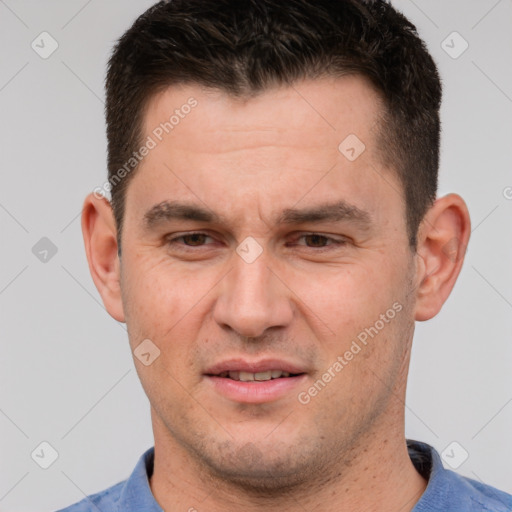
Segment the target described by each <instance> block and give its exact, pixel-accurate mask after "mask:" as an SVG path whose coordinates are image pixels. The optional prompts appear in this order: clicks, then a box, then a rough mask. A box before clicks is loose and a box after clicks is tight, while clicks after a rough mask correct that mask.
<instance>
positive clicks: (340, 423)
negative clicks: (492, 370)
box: [65, 0, 512, 512]
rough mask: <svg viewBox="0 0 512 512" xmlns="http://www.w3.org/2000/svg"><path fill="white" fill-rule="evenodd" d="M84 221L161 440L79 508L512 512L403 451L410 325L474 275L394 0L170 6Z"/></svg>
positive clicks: (465, 219)
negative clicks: (467, 270) (105, 192)
mask: <svg viewBox="0 0 512 512" xmlns="http://www.w3.org/2000/svg"><path fill="white" fill-rule="evenodd" d="M106 87H107V106H106V115H107V135H108V144H109V155H108V158H109V162H108V167H109V185H110V187H109V188H111V194H112V199H111V202H109V201H107V200H106V199H105V198H103V197H102V196H101V194H99V193H98V191H96V193H94V194H91V195H90V196H88V197H87V199H86V201H85V204H84V209H83V217H82V228H83V233H84V240H85V245H86V251H87V257H88V261H89V265H90V270H91V274H92V277H93V279H94V282H95V284H96V286H97V288H98V290H99V292H100V294H101V296H102V299H103V302H104V304H105V307H106V308H107V310H108V311H109V313H110V314H111V315H112V316H113V317H114V318H115V319H116V320H118V321H121V322H126V324H127V328H128V333H129V340H130V346H131V349H132V351H133V354H134V362H135V365H136V368H137V372H138V375H139V377H140V379H141V382H142V385H143V388H144V390H145V392H146V394H147V396H148V398H149V400H150V403H151V417H152V424H153V431H154V438H155V446H154V449H153V448H151V449H149V450H148V451H147V452H146V453H145V454H144V455H143V456H142V457H141V459H140V461H139V463H138V464H137V466H136V468H135V470H134V472H133V473H132V475H131V476H130V478H129V479H128V480H126V481H124V482H120V483H119V484H117V485H115V486H114V487H112V488H110V489H107V490H106V491H103V492H100V493H98V494H95V495H93V496H89V497H88V498H86V499H84V500H83V501H82V502H80V503H78V504H76V505H74V506H71V507H69V508H67V509H65V510H66V511H69V512H78V511H86V510H87V511H89V510H101V511H105V512H107V511H108V512H110V511H114V510H117V511H142V510H143V511H144V512H152V511H159V510H165V511H169V512H174V511H187V510H188V511H199V512H201V511H203V510H204V511H208V512H218V511H234V510H237V511H238V510H243V511H249V512H250V511H256V510H258V511H259V510H261V509H266V510H281V511H291V510H294V511H295V510H306V511H313V510H314V511H323V512H331V511H341V510H350V511H381V512H382V511H389V512H391V511H402V512H406V511H411V510H414V511H415V512H419V511H427V510H428V511H433V510H436V511H437V510H439V511H459V510H461V511H462V510H464V511H476V510H479V511H480V510H492V511H510V510H511V508H512V497H511V496H509V495H507V494H505V493H503V492H501V491H499V490H497V489H494V488H492V487H489V486H486V485H484V484H481V483H478V482H476V481H473V480H469V479H467V478H463V477H461V476H458V475H457V474H455V473H453V472H451V471H447V470H444V469H443V467H442V464H441V461H440V458H439V455H438V454H437V452H436V451H435V450H434V449H433V448H432V447H430V446H428V445H426V444H424V443H420V442H416V441H406V439H405V434H404V400H405V389H406V380H407V373H408V365H409V358H410V351H411V343H412V338H413V332H414V323H415V321H425V320H428V319H430V318H432V317H434V316H435V315H436V314H437V313H438V312H439V311H440V309H441V307H442V305H443V303H444V302H445V301H446V299H447V298H448V296H449V294H450V292H451V290H452V288H453V286H454V284H455V281H456V279H457V277H458V275H459V272H460V270H461V267H462V264H463V259H464V250H465V247H466V246H467V243H468V239H469V233H470V219H469V214H468V210H467V207H466V205H465V203H464V201H463V199H462V198H461V197H460V196H458V195H456V194H448V195H446V196H444V197H440V198H437V197H436V191H437V171H438V158H439V131H440V125H439V106H440V101H441V86H440V81H439V77H438V74H437V70H436V66H435V64H434V62H433V60H432V59H431V57H430V55H429V54H428V52H427V51H426V49H425V47H424V45H423V43H422V42H421V40H420V39H419V38H418V36H417V34H416V31H415V29H414V27H413V26H412V25H411V24H410V23H409V22H408V21H407V20H406V19H405V18H404V17H403V16H402V15H401V14H399V13H398V12H396V11H395V10H394V9H393V8H392V7H391V6H390V5H388V4H387V3H384V2H362V1H357V0H338V1H333V0H314V1H313V0H289V1H287V2H280V1H278V0H183V1H180V0H173V1H170V2H160V3H158V4H157V5H155V6H154V7H152V8H151V9H149V10H148V11H147V12H146V13H145V14H143V15H142V16H141V17H140V18H139V19H138V20H137V21H136V22H135V23H134V25H133V26H132V27H131V28H130V29H129V30H128V31H127V32H126V33H125V34H124V35H123V37H122V38H121V39H120V41H119V43H118V45H117V46H116V48H115V50H114V53H113V56H112V58H111V60H110V62H109V69H108V76H107V83H106Z"/></svg>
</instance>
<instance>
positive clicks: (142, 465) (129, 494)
mask: <svg viewBox="0 0 512 512" xmlns="http://www.w3.org/2000/svg"><path fill="white" fill-rule="evenodd" d="M154 459H155V448H154V446H153V447H151V448H150V449H149V450H147V451H146V452H144V454H143V455H142V456H141V457H140V459H139V461H138V462H137V465H136V466H135V469H134V470H133V472H132V474H131V475H130V477H129V478H128V480H126V483H125V485H124V486H123V490H122V491H121V495H120V496H119V502H118V505H117V506H118V510H119V511H127V510H144V512H164V511H163V509H162V508H161V507H160V506H159V505H158V503H157V502H156V500H155V498H154V497H153V494H152V493H151V487H150V485H149V479H150V478H151V475H152V474H153V462H154Z"/></svg>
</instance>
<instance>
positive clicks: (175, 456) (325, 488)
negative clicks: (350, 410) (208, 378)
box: [150, 411, 426, 512]
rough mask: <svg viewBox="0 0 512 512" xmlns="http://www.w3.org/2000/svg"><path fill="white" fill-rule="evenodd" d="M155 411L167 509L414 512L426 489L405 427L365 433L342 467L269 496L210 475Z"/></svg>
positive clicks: (154, 483)
mask: <svg viewBox="0 0 512 512" xmlns="http://www.w3.org/2000/svg"><path fill="white" fill-rule="evenodd" d="M152 413H153V426H154V433H155V461H154V470H153V476H152V478H151V481H150V486H151V491H152V493H153V495H154V497H155V499H156V500H157V502H158V503H159V504H160V506H161V507H162V508H163V509H164V510H165V511H166V512H174V511H183V510H189V511H191V512H194V511H196V512H202V511H203V510H208V512H235V511H237V512H238V511H239V510H244V511H247V512H256V511H258V512H259V510H261V508H262V507H265V508H270V509H272V510H274V509H275V510H281V511H283V512H288V511H290V512H291V511H292V510H293V511H295V510H297V504H298V503H300V504H301V505H302V507H303V508H304V509H306V510H322V512H335V511H340V510H345V511H360V510H364V511H365V512H377V511H378V512H396V511H397V510H400V512H410V511H411V510H412V509H413V508H414V505H415V504H416V502H417V501H418V500H419V498H420V497H421V495H422V494H423V492H424V491H425V488H426V481H425V480H424V479H423V477H422V476H421V475H420V474H419V473H418V472H417V471H416V469H415V468H414V466H413V464H412V462H411V460H410V458H409V455H408V452H407V446H406V442H405V436H404V433H403V429H392V428H391V429H390V428H389V427H387V428H385V429H381V432H382V431H384V432H385V433H386V437H384V438H383V437H382V436H380V437H379V436H378V435H377V433H375V432H368V433H366V434H365V435H362V436H360V439H359V440H358V441H357V442H356V443H354V445H353V446H352V447H351V448H350V450H349V451H348V452H345V453H343V455H342V456H340V458H339V460H338V462H337V464H336V466H335V467H334V466H333V467H331V468H326V469H325V471H322V472H321V473H322V474H316V475H310V478H309V479H308V481H307V483H306V484H305V485H303V486H299V487H296V488H294V489H292V490H289V491H287V492H283V494H282V495H281V496H276V495H273V496H272V497H270V498H269V497H268V495H267V494H265V493H264V492H261V493H254V492H252V491H248V490H247V489H244V488H241V487H240V486H239V485H236V484H233V483H231V482H228V481H225V480H223V481H219V479H217V478H215V477H214V476H212V475H209V474H207V473H206V471H205V469H204V465H201V463H200V461H198V460H196V459H195V457H193V456H191V455H190V454H189V453H188V452H187V451H186V449H185V448H184V447H183V446H181V445H180V444H178V443H177V442H176V441H175V440H174V439H173V438H172V437H171V436H170V435H169V433H168V431H167V430H166V429H165V427H164V426H163V425H162V424H161V423H160V422H159V421H158V419H157V418H156V414H154V411H152Z"/></svg>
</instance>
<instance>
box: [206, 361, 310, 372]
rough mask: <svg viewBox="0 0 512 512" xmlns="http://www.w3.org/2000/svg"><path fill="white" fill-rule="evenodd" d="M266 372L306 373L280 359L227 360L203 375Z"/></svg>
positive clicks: (302, 369)
mask: <svg viewBox="0 0 512 512" xmlns="http://www.w3.org/2000/svg"><path fill="white" fill-rule="evenodd" d="M268 370H281V371H283V372H288V373H306V370H305V369H304V368H301V367H300V366H299V365H296V364H294V363H291V362H288V361H284V360H282V359H262V360H260V361H249V360H247V359H242V358H239V359H228V360H226V361H221V362H219V363H217V364H214V365H213V366H211V367H210V368H208V369H207V370H206V371H205V372H204V374H205V375H208V376H215V375H219V374H220V373H222V372H231V371H233V372H236V371H240V372H250V373H258V372H266V371H268Z"/></svg>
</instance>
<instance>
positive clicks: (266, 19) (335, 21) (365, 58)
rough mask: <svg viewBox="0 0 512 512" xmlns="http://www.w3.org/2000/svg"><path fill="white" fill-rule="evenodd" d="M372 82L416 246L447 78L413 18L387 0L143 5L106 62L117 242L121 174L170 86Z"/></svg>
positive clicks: (433, 184)
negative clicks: (153, 102)
mask: <svg viewBox="0 0 512 512" xmlns="http://www.w3.org/2000/svg"><path fill="white" fill-rule="evenodd" d="M347 74H357V75H360V76H363V77H366V78H367V79H369V80H370V82H371V83H372V84H373V86H374V87H375V88H376V90H377V91H378V92H379V94H380V96H381V98H382V100H383V102H384V105H385V111H384V113H383V116H382V118H381V122H380V126H379V135H380V137H379V148H380V149H381V151H380V153H381V155H382V158H383V163H384V164H385V165H388V166H390V167H392V168H393V169H394V170H395V172H396V173H397V176H398V178H399V181H400V183H401V184H402V186H403V190H404V194H405V207H406V222H407V232H408V238H409V244H410V246H411V248H415V247H416V242H417V241H416V236H417V231H418V227H419V224H420V222H421V220H422V219H423V217H424V215H425V213H426V211H427V210H428V208H429V207H430V206H431V205H432V203H433V201H434V200H435V197H436V193H437V175H438V166H439V139H440V121H439V107H440V103H441V83H440V80H439V75H438V72H437V68H436V65H435V63H434V61H433V59H432V57H431V56H430V54H429V53H428V51H427V49H426V47H425V45H424V43H423V41H422V40H421V39H420V38H419V36H418V34H417V32H416V28H415V27H414V25H412V24H411V23H410V22H409V21H408V20H407V19H406V18H405V17H404V16H403V15H402V14H401V13H399V12H397V11H396V10H395V9H394V8H393V7H392V6H391V5H390V4H389V3H388V2H385V1H383V0H374V1H371V0H366V1H364V0H286V1H283V0H170V1H162V2H159V3H157V4H156V5H154V6H153V7H151V8H150V9H148V10H147V11H146V12H145V13H144V14H142V15H141V16H140V17H139V18H138V19H137V20H136V21H135V23H134V24H133V25H132V27H131V28H130V29H129V30H127V31H126V32H125V33H124V34H123V36H122V37H121V38H120V39H119V41H118V43H117V45H116V46H115V48H114V51H113V53H112V56H111V58H110V60H109V64H108V72H107V79H106V120H107V138H108V173H109V183H110V185H111V187H110V188H111V194H112V196H111V197H112V207H113V211H114V216H115V220H116V225H117V236H118V241H119V244H120V240H121V230H122V225H123V215H124V202H125V192H126V187H127V185H128V183H129V181H130V179H131V177H132V176H133V174H134V173H133V172H131V173H127V174H126V173H125V174H126V176H124V174H123V179H115V178H119V175H118V174H117V173H118V171H119V169H120V168H122V167H123V165H125V163H126V162H127V161H128V160H129V159H130V158H131V157H132V155H133V152H134V151H136V149H137V148H139V147H140V145H141V143H142V137H143V133H142V127H143V121H144V112H145V107H146V106H147V104H148V101H149V100H150V99H151V97H152V96H153V95H154V94H156V93H157V92H159V91H160V90H163V89H165V88H166V87H169V86H171V85H173V84H181V83H196V84H201V85H203V86H207V87H212V88H217V89H220V90H223V91H226V92H227V93H229V94H231V95H233V96H240V95H251V94H255V93H257V92H261V91H264V90H265V89H266V88H269V87H270V86H273V85H281V84H282V85H291V84H293V83H294V82H295V81H297V80H300V79H305V78H313V79H314V78H318V77H320V76H341V75H347Z"/></svg>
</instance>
